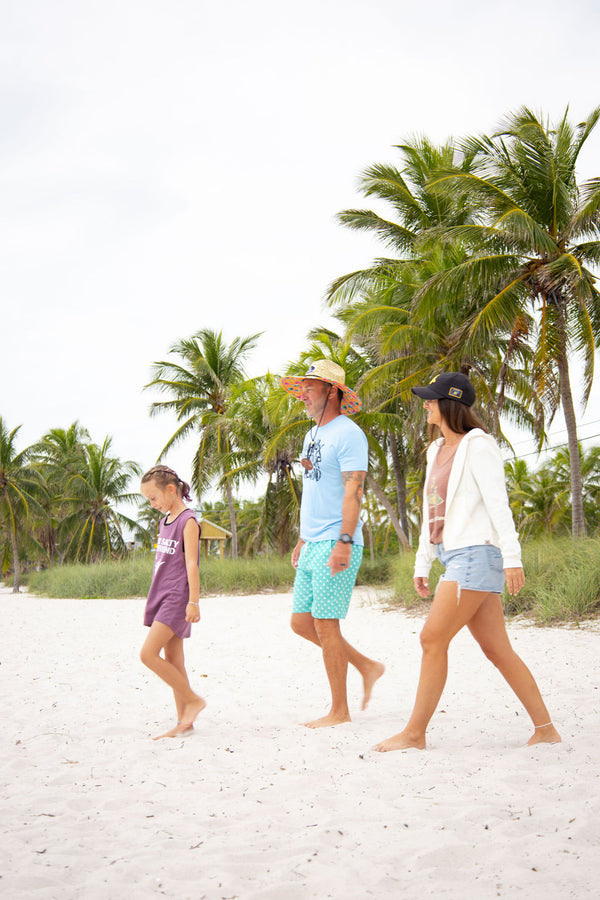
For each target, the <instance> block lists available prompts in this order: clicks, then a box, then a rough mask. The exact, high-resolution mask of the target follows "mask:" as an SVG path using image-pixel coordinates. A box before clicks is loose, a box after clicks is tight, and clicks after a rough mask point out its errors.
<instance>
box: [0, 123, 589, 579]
mask: <svg viewBox="0 0 600 900" xmlns="http://www.w3.org/2000/svg"><path fill="white" fill-rule="evenodd" d="M598 118H600V107H598V108H597V109H595V110H594V111H592V113H591V114H590V115H589V116H588V117H587V118H586V119H585V120H584V121H582V122H580V123H578V124H576V125H573V124H572V123H571V122H570V121H569V119H568V113H565V115H564V116H563V117H562V118H561V119H560V120H559V121H558V122H556V123H550V122H549V121H547V120H546V119H545V118H544V117H543V116H541V115H536V114H535V113H533V112H532V111H531V110H529V109H526V108H523V109H520V110H518V111H517V112H515V113H511V114H510V115H509V116H507V118H506V120H505V121H504V122H503V124H502V126H501V127H500V128H499V129H498V131H497V132H496V133H494V134H492V135H489V136H487V135H482V136H468V137H466V138H464V139H462V140H459V141H455V140H448V141H446V142H445V143H444V144H442V145H435V144H434V143H432V142H431V141H429V140H428V139H427V138H421V137H417V138H411V139H410V140H408V141H406V142H405V143H403V144H400V145H398V146H397V147H396V151H397V153H398V155H399V157H400V161H399V164H397V165H392V164H387V163H386V164H381V163H378V164H374V165H372V166H370V167H369V168H367V170H366V171H365V172H364V173H363V174H362V176H361V181H360V190H361V192H362V193H363V195H364V196H365V198H368V199H369V200H370V201H374V202H375V204H376V205H377V208H376V209H369V208H355V209H347V210H344V211H343V212H341V213H340V214H339V216H338V218H339V222H340V224H341V225H342V226H344V227H348V228H352V229H355V230H362V231H366V232H368V233H370V234H372V235H375V237H376V238H377V240H378V241H379V242H380V243H381V246H382V256H381V257H379V258H377V259H376V260H374V261H373V263H372V264H371V265H370V266H369V267H368V268H366V269H357V270H356V271H353V272H350V273H346V274H343V275H340V276H339V277H338V278H336V279H335V280H334V281H333V282H332V284H331V285H329V287H328V288H327V290H326V304H327V305H328V307H329V308H330V309H331V310H332V313H333V316H334V319H335V321H336V322H337V323H338V325H337V326H336V328H335V330H334V329H319V328H316V329H314V330H313V331H312V332H310V333H309V335H308V336H307V346H306V349H305V350H304V352H303V353H302V354H301V356H300V358H299V359H298V360H295V361H294V362H292V363H290V364H289V366H288V369H287V374H297V375H302V374H303V373H304V372H305V371H306V368H307V366H308V365H309V364H310V362H312V360H314V359H316V358H319V357H328V358H331V359H333V360H334V361H335V362H337V363H339V364H340V365H341V366H342V367H343V368H344V369H345V370H346V373H347V382H348V383H349V384H350V385H352V386H354V387H355V388H356V389H358V390H359V392H360V394H361V397H362V399H363V409H362V411H361V412H360V413H359V414H358V415H357V416H356V420H357V422H358V424H359V425H360V426H361V427H362V428H363V430H364V431H365V433H366V434H367V437H368V440H369V453H370V465H369V475H368V479H367V493H366V502H365V515H364V518H365V529H366V533H367V543H368V545H369V546H370V547H371V548H372V551H373V552H380V551H383V549H385V550H395V549H397V548H398V547H399V546H404V547H408V546H410V544H411V543H412V540H413V536H414V532H415V529H416V528H418V513H417V512H416V510H417V509H418V495H419V491H420V488H421V484H420V474H419V473H420V472H421V471H422V461H423V451H424V447H425V445H426V442H427V436H426V434H425V428H424V416H423V411H422V409H421V406H420V404H419V403H418V402H416V399H415V398H414V397H413V396H412V394H411V393H410V387H411V386H412V385H415V384H422V383H424V382H426V381H428V380H431V379H432V378H433V377H434V376H435V375H436V374H437V373H438V372H439V371H442V370H448V369H451V370H454V371H462V372H465V373H466V374H469V376H470V377H471V379H472V380H473V382H474V385H475V388H476V391H477V396H478V408H479V411H480V413H481V415H482V417H483V418H484V420H485V422H486V424H487V426H488V428H489V430H490V431H491V432H492V433H493V434H494V435H495V436H496V437H497V438H498V439H499V440H500V441H501V442H503V443H507V441H506V438H505V436H504V434H503V427H505V426H506V424H510V425H513V426H514V425H517V426H519V427H520V428H522V429H525V430H526V431H527V432H529V433H530V434H531V435H532V436H533V437H534V438H535V440H536V443H537V446H538V448H539V449H540V450H541V449H542V448H543V447H544V445H545V441H546V433H547V429H548V427H549V425H550V424H551V422H552V420H553V418H554V416H555V415H556V413H557V411H558V410H559V409H562V412H563V415H564V419H565V425H566V429H567V449H566V450H565V451H561V453H559V454H557V455H556V456H555V457H553V459H552V460H551V462H549V463H547V464H545V465H544V466H542V467H541V468H540V469H539V470H538V471H537V472H531V471H529V469H528V468H527V466H526V465H525V464H524V463H523V462H522V461H519V460H516V461H515V462H514V463H511V464H510V465H509V466H508V478H509V485H510V491H511V502H512V504H513V510H514V512H515V516H516V519H517V523H518V524H519V525H520V527H521V529H522V531H523V532H524V533H525V534H526V535H531V534H536V533H538V532H539V531H540V530H542V531H548V532H550V533H552V532H554V531H556V530H560V531H564V530H565V529H568V530H569V531H570V532H571V533H572V534H573V536H575V537H577V536H583V535H585V534H586V533H587V532H588V531H589V530H592V531H595V530H596V528H597V521H596V518H597V517H596V512H595V509H596V506H597V504H596V499H595V490H596V488H595V484H596V480H597V474H596V471H597V459H596V454H595V450H593V451H589V452H588V453H583V452H580V448H579V446H578V434H577V421H576V414H575V401H574V397H573V386H572V383H571V367H572V363H573V360H574V359H578V360H579V362H580V364H581V366H582V369H583V373H584V375H583V383H582V384H581V385H580V386H578V387H580V391H579V397H578V399H580V400H581V401H582V402H583V404H584V405H585V402H586V401H587V398H588V397H589V393H590V390H591V387H592V383H593V378H594V361H595V350H596V346H597V344H598V340H599V338H600V294H599V292H598V290H597V288H596V286H595V281H596V279H595V276H594V274H593V269H594V266H596V265H597V263H598V261H599V260H600V240H599V237H600V178H592V179H589V180H588V181H586V182H585V183H582V184H579V183H578V181H577V173H576V170H577V164H578V161H579V156H580V153H581V151H582V149H583V147H584V146H585V142H586V140H587V139H588V138H589V135H590V134H591V132H592V130H593V129H594V128H595V126H596V124H597V122H598ZM259 337H260V335H249V336H246V337H238V338H235V339H234V340H233V341H232V342H231V343H230V344H227V343H226V342H225V341H224V339H223V335H222V333H218V332H214V331H211V330H209V329H200V330H199V331H198V332H197V333H196V334H194V335H192V336H191V337H189V338H185V339H182V340H180V341H178V342H177V343H176V344H174V345H173V346H172V347H171V348H170V350H169V352H168V354H167V357H166V359H164V360H162V361H157V362H155V363H154V364H153V366H152V372H151V379H150V381H149V383H148V384H147V385H146V389H147V390H148V391H151V392H153V394H154V396H155V397H156V399H154V400H153V402H152V404H151V415H159V414H161V413H163V412H165V411H168V412H172V413H174V414H175V416H176V419H177V429H176V431H175V432H174V434H173V435H172V436H171V438H170V439H169V441H168V442H167V444H166V445H165V447H164V448H163V449H162V451H161V454H160V458H164V457H165V456H166V455H167V454H168V452H169V450H170V449H171V448H172V447H173V446H175V445H176V444H177V443H178V442H180V441H183V440H187V439H189V438H191V439H192V440H193V442H194V447H195V452H194V457H193V460H192V467H191V469H192V473H191V478H192V485H193V488H194V491H195V493H196V496H197V497H198V498H199V499H200V500H202V498H203V496H205V494H206V491H207V489H208V488H209V487H215V486H216V487H218V489H219V490H220V492H221V493H222V497H223V501H222V504H214V505H213V507H214V508H212V509H211V510H210V513H211V516H210V517H212V518H213V519H215V520H216V519H219V520H220V521H223V522H224V521H226V522H227V526H226V527H228V529H229V530H230V531H231V534H232V538H231V553H232V555H233V556H236V555H237V554H238V552H242V553H244V554H248V555H250V554H256V553H265V552H278V553H285V552H287V551H288V549H289V547H290V545H291V543H292V541H293V539H294V533H295V529H296V527H297V519H298V509H299V501H300V492H301V477H300V474H299V471H298V469H299V466H298V452H299V448H300V446H301V439H302V435H303V433H304V431H305V429H306V417H305V415H304V410H303V405H302V404H301V403H299V401H297V400H294V398H292V397H290V395H288V394H286V393H285V392H283V391H282V390H281V389H280V387H279V379H278V377H276V376H275V375H272V374H270V373H268V372H267V373H266V374H265V375H262V376H260V377H258V378H253V379H248V378H247V377H246V372H245V366H246V361H247V358H248V355H249V354H250V353H251V351H252V350H253V349H254V347H255V346H256V343H257V341H258V338H259ZM17 431H18V429H15V430H14V431H12V432H11V431H9V430H8V426H7V425H6V424H5V423H3V424H2V430H1V432H0V441H1V446H0V454H1V457H0V535H1V537H2V542H3V543H2V546H3V566H4V568H6V567H7V565H8V566H12V567H13V568H14V567H15V566H17V565H18V559H19V558H20V555H21V554H23V558H24V559H26V560H27V561H31V559H33V558H35V554H33V555H32V548H34V547H35V548H37V550H36V552H39V554H41V555H40V557H39V558H40V559H42V560H47V561H50V562H51V561H52V560H58V561H64V560H66V559H75V558H77V559H87V560H91V559H95V558H98V557H100V556H103V555H106V554H113V553H118V552H121V550H122V546H123V538H122V533H123V527H124V526H125V525H127V527H128V528H133V529H135V530H136V531H137V533H138V534H139V535H141V536H142V538H143V536H144V534H146V535H148V534H149V533H150V532H151V531H152V528H153V527H154V522H153V520H152V519H151V517H150V518H149V513H148V512H147V511H145V512H144V513H143V516H142V519H140V517H138V519H137V520H136V521H135V522H134V521H133V520H128V519H127V517H125V516H123V514H122V513H117V512H116V511H115V510H116V507H117V506H118V505H120V504H122V503H123V502H127V501H133V502H136V500H135V499H134V497H135V498H137V494H135V495H133V494H128V493H127V490H128V487H127V486H128V485H129V481H130V479H131V478H132V477H137V476H138V475H139V469H138V468H137V467H136V464H135V463H133V462H125V463H121V462H119V461H118V460H115V459H114V458H113V457H112V456H111V453H110V441H109V440H108V439H107V440H106V441H105V442H104V444H103V445H102V446H97V445H95V444H93V442H91V441H90V440H89V436H88V435H87V433H85V431H84V430H83V429H81V428H80V426H78V424H77V423H75V424H74V425H72V426H71V427H70V428H69V429H68V430H67V431H66V432H63V431H60V430H56V431H53V432H51V433H50V434H49V435H46V436H45V437H44V438H43V439H42V441H41V442H40V444H38V445H36V446H35V447H33V448H28V449H27V450H25V451H21V452H20V453H17V452H16V449H15V441H16V434H17ZM63 445H64V446H63ZM70 445H71V446H70ZM75 445H77V447H75ZM63 452H64V454H65V455H64V458H63V459H62V461H57V460H58V456H57V454H58V455H60V454H63ZM69 453H72V455H71V456H69ZM561 454H562V455H561ZM11 472H12V473H13V474H12V475H11V474H10V473H11ZM15 472H16V473H17V474H16V475H15V474H14V473H15ZM19 479H20V483H18V482H19ZM257 483H261V484H265V485H266V487H265V488H264V493H263V496H262V498H261V500H260V501H256V502H250V501H247V502H240V501H238V500H236V495H237V494H238V493H239V491H240V489H241V487H242V486H243V485H244V484H246V485H248V484H250V485H252V484H257ZM136 487H137V485H136ZM117 498H118V499H117ZM207 511H208V510H207ZM144 517H145V518H144ZM23 523H27V526H26V527H25V526H24V525H23ZM42 526H43V527H42ZM18 535H21V537H20V538H19V537H18ZM25 535H26V537H25ZM369 535H370V536H371V537H369ZM25 547H28V548H29V549H28V550H27V551H26V550H25Z"/></svg>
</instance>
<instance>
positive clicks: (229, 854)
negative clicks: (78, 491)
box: [0, 588, 600, 900]
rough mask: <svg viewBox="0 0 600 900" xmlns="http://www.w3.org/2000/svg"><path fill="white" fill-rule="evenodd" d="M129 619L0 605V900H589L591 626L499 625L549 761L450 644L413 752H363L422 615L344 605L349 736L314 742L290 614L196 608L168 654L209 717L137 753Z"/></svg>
mask: <svg viewBox="0 0 600 900" xmlns="http://www.w3.org/2000/svg"><path fill="white" fill-rule="evenodd" d="M143 604H144V601H143V600H141V599H140V600H45V599H35V598H33V597H29V596H27V595H21V596H18V597H16V596H14V595H13V594H12V593H10V591H9V590H8V589H6V588H2V589H1V590H0V606H1V614H2V625H3V640H2V646H1V650H0V656H1V666H0V674H1V677H2V688H3V727H2V737H1V741H2V745H1V749H0V766H1V771H2V785H1V798H2V799H1V806H2V814H1V816H0V830H1V833H2V840H1V842H0V875H1V878H0V896H2V897H6V898H7V900H20V898H28V900H29V898H38V897H39V898H60V900H70V898H92V900H96V898H98V900H100V898H102V900H104V898H106V900H108V898H110V900H115V898H117V900H121V898H126V900H138V898H140V900H142V898H148V897H161V896H164V897H170V898H176V900H187V898H189V900H203V898H205V900H233V898H241V900H308V898H318V900H326V898H335V900H342V898H344V900H363V898H371V897H373V898H378V900H384V898H402V900H411V898H422V897H442V898H461V900H469V898H472V900H487V898H495V897H506V898H515V897H516V898H539V897H544V898H545V900H553V898H557V900H558V898H561V900H564V898H582V897H597V896H598V890H599V888H598V885H599V884H600V774H599V773H600V752H599V747H600V740H599V739H600V714H599V713H600V628H599V627H598V624H592V625H589V626H585V627H579V628H565V627H562V628H551V629H539V628H533V627H529V626H527V625H525V624H513V625H510V626H509V630H510V635H511V638H512V640H513V642H514V645H515V647H516V648H517V650H518V652H520V653H521V655H522V656H523V657H524V659H525V661H526V662H527V663H528V665H529V666H530V668H531V669H532V670H533V672H534V674H535V676H536V678H537V679H538V682H539V684H540V686H541V688H542V693H543V694H544V697H545V699H546V702H547V705H548V707H549V709H550V710H551V711H552V716H553V719H554V721H555V723H556V724H557V726H558V728H559V730H560V731H561V732H562V735H563V741H564V742H563V743H562V744H561V745H554V746H548V745H546V746H538V747H534V748H527V747H525V746H524V744H525V743H526V741H527V739H528V737H529V735H530V733H531V732H530V726H529V722H528V719H527V717H526V715H525V713H524V712H523V710H522V709H521V708H520V706H519V703H518V702H517V700H516V699H515V698H514V697H513V695H512V694H511V692H510V691H509V690H508V688H507V687H506V686H505V684H504V682H503V681H502V679H501V677H500V676H499V675H498V673H497V672H496V671H495V670H494V669H493V667H492V666H491V665H490V663H489V662H488V661H487V660H486V659H485V658H484V657H483V655H482V654H481V652H480V651H479V650H478V648H477V647H476V645H475V644H474V642H473V641H472V639H471V638H470V636H469V635H468V634H467V633H464V634H460V635H459V636H458V638H457V639H456V640H455V642H454V644H453V646H452V649H451V656H450V676H449V680H448V684H447V687H446V691H445V694H444V696H443V698H442V703H441V706H440V709H439V711H438V713H437V714H436V716H435V718H434V720H433V724H432V727H431V731H430V737H429V749H428V750H427V751H425V752H419V751H410V752H407V753H387V754H377V753H374V752H372V751H371V750H370V747H371V746H372V745H373V744H374V743H375V742H376V741H377V740H379V739H381V738H384V737H387V736H389V735H390V734H392V733H393V732H395V731H397V730H398V728H399V726H400V725H402V724H403V721H404V720H405V718H406V716H407V714H408V713H409V711H410V708H411V706H412V702H413V696H414V690H415V686H416V680H417V675H418V665H419V657H420V654H419V641H418V634H419V630H420V628H421V625H422V618H420V617H419V616H413V615H409V614H406V613H404V612H402V611H394V612H390V611H386V610H384V609H382V608H381V606H380V605H378V604H376V603H375V602H374V598H373V595H372V594H369V592H367V591H362V592H357V596H356V600H355V602H354V605H353V608H352V609H351V612H350V616H349V618H348V619H347V620H346V624H345V629H344V630H345V633H346V636H347V637H348V639H349V640H350V641H351V642H353V643H356V644H357V645H358V646H359V647H360V648H361V649H362V650H363V651H364V652H366V653H368V654H369V655H372V656H374V657H377V658H379V659H381V660H382V661H384V662H385V663H386V665H387V667H388V669H387V673H386V675H385V676H384V678H383V679H381V681H380V682H379V683H378V685H377V686H376V688H375V691H374V695H373V699H372V702H371V705H370V707H369V708H368V709H367V711H366V712H360V684H359V679H358V676H357V675H356V673H355V672H351V674H350V677H349V686H350V696H351V703H352V714H353V721H352V723H351V724H348V725H343V726H339V727H337V728H334V729H323V730H319V731H310V730H308V729H305V728H303V727H300V726H299V725H298V723H299V722H302V721H305V720H307V719H310V718H314V717H316V716H318V715H321V714H323V713H324V712H325V711H326V708H327V697H328V693H327V686H326V681H325V675H324V672H323V668H322V664H321V660H320V656H319V652H318V650H317V649H316V648H315V647H313V646H311V645H309V644H307V643H306V642H304V641H302V640H301V639H300V638H298V637H296V636H295V635H293V634H292V633H291V631H290V630H289V628H288V620H289V608H290V597H289V596H288V595H275V594H271V595H261V596H252V597H214V598H208V599H203V600H202V602H201V609H202V622H201V623H200V625H198V626H194V632H193V635H192V638H191V639H190V641H188V642H186V655H187V661H188V669H189V672H190V676H191V681H192V684H193V686H194V687H195V688H196V689H197V690H198V691H199V692H200V693H202V694H203V695H204V696H205V697H206V699H207V703H208V705H207V708H206V710H205V712H204V713H203V714H202V716H201V718H200V720H199V721H198V723H197V728H196V731H195V733H194V734H193V736H191V737H188V738H178V739H175V740H164V741H158V742H153V741H152V740H151V739H150V738H151V736H152V735H155V734H157V733H160V731H161V730H164V729H165V728H166V727H168V726H169V725H170V724H171V723H172V720H173V709H172V700H171V696H170V692H169V690H168V689H167V688H166V687H165V686H164V685H163V684H162V683H161V682H160V681H159V680H158V679H157V678H156V676H154V675H152V674H151V673H150V672H148V671H147V670H145V669H144V668H143V666H142V665H141V663H140V662H139V657H138V651H139V647H140V645H141V643H142V641H143V638H144V636H145V633H146V632H145V629H144V628H143V626H142V625H141V619H142V610H143Z"/></svg>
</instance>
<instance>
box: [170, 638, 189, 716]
mask: <svg viewBox="0 0 600 900" xmlns="http://www.w3.org/2000/svg"><path fill="white" fill-rule="evenodd" d="M164 654H165V659H166V660H167V662H169V663H171V665H172V666H175V668H176V669H177V670H178V672H179V673H180V674H181V675H183V677H184V678H185V680H186V683H187V685H188V687H189V684H190V682H189V678H188V674H187V672H186V670H185V658H184V654H183V639H182V638H180V637H177V635H176V634H174V635H173V637H172V638H171V640H170V641H168V642H167V643H166V644H165V647H164ZM173 697H174V699H175V707H176V709H177V722H178V723H179V722H181V717H182V715H183V710H184V707H185V698H184V697H182V696H181V694H178V693H177V691H173Z"/></svg>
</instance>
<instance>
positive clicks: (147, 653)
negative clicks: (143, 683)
mask: <svg viewBox="0 0 600 900" xmlns="http://www.w3.org/2000/svg"><path fill="white" fill-rule="evenodd" d="M173 637H175V635H174V634H173V632H172V631H171V629H170V628H169V627H168V626H167V625H163V623H162V622H156V621H155V622H153V623H152V625H151V626H150V630H149V632H148V636H147V638H146V640H145V641H144V646H143V647H142V650H141V653H140V659H141V660H142V662H143V663H144V665H145V666H147V667H148V668H149V669H151V670H152V671H153V672H155V673H156V674H157V675H158V676H159V678H162V680H163V681H164V682H165V683H166V684H168V685H169V687H170V688H171V689H172V691H173V694H174V695H175V698H176V700H175V702H176V703H177V698H179V702H180V703H182V704H183V706H182V709H181V715H180V724H179V725H178V726H177V728H175V729H173V734H180V733H182V732H184V731H188V730H189V729H190V728H191V726H192V725H193V723H194V720H195V718H196V716H197V715H198V713H200V712H201V711H202V710H203V709H204V707H205V706H206V703H205V702H204V700H203V699H202V697H199V696H198V694H195V693H194V691H193V690H192V689H191V687H190V683H189V681H188V677H187V673H186V672H185V668H184V670H183V672H182V671H181V670H180V668H178V666H177V665H174V664H173V663H172V662H170V661H169V659H167V658H164V659H163V657H162V656H161V655H160V652H161V650H162V649H163V648H166V647H167V645H168V644H169V643H170V641H171V640H172V638H173ZM175 655H176V656H177V653H176V651H175ZM165 656H167V651H166V649H165ZM178 711H179V710H178Z"/></svg>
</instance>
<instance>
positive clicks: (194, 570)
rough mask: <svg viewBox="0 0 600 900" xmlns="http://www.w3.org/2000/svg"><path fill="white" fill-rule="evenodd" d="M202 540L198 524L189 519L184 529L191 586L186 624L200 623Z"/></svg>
mask: <svg viewBox="0 0 600 900" xmlns="http://www.w3.org/2000/svg"><path fill="white" fill-rule="evenodd" d="M199 540H200V529H199V527H198V523H197V522H196V521H195V520H194V519H188V521H187V522H186V523H185V526H184V529H183V553H184V556H185V568H186V570H187V577H188V584H189V589H190V593H189V598H188V604H187V606H186V610H185V619H186V622H199V621H200V607H199V606H198V599H199V597H200V572H199V570H198V554H199V548H198V541H199Z"/></svg>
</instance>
